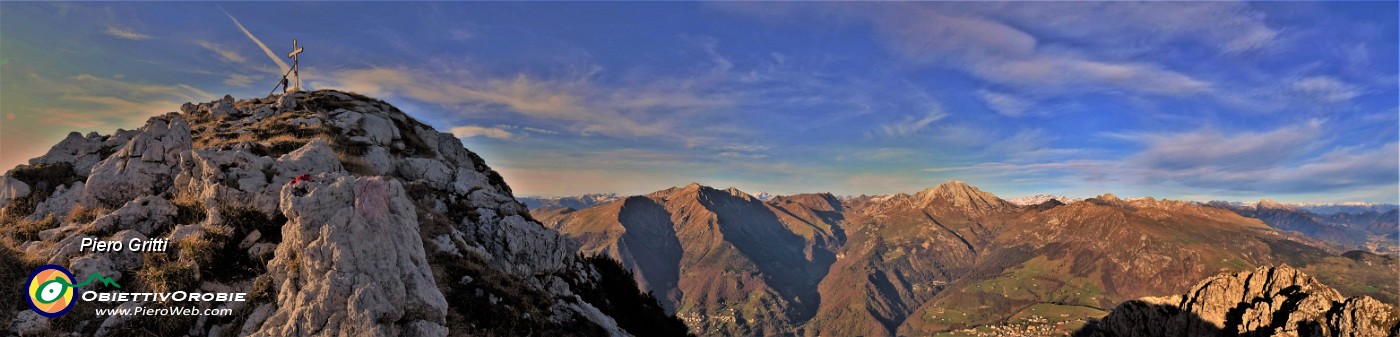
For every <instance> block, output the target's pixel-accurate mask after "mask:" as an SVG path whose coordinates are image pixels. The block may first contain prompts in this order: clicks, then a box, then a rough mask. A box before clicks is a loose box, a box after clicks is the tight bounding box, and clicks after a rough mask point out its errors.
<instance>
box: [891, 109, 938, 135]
mask: <svg viewBox="0 0 1400 337" xmlns="http://www.w3.org/2000/svg"><path fill="white" fill-rule="evenodd" d="M945 117H948V113H945V112H943V111H942V109H935V110H933V111H929V112H928V113H927V114H924V115H923V116H905V117H904V118H903V119H901V120H899V121H896V122H892V123H886V124H884V125H881V126H880V132H881V133H882V134H884V135H885V136H886V137H906V136H909V135H913V134H915V133H918V132H919V131H923V130H924V129H925V128H927V127H928V126H929V124H933V122H937V121H939V120H942V119H943V118H945Z"/></svg>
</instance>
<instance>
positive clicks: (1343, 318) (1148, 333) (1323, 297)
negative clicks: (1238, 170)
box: [1075, 265, 1400, 337]
mask: <svg viewBox="0 0 1400 337" xmlns="http://www.w3.org/2000/svg"><path fill="white" fill-rule="evenodd" d="M1397 330H1400V312H1398V311H1396V308H1395V307H1393V306H1391V305H1389V304H1385V303H1382V302H1380V301H1377V300H1375V299H1372V298H1370V297H1365V296H1357V297H1349V298H1348V297H1343V296H1342V295H1341V294H1340V293H1338V292H1337V291H1336V290H1334V289H1332V288H1330V287H1328V286H1326V285H1323V284H1322V283H1320V282H1318V281H1317V280H1316V279H1314V278H1313V277H1311V276H1309V275H1307V274H1304V273H1302V272H1300V271H1298V270H1297V269H1293V268H1292V267H1289V266H1288V265H1281V266H1277V267H1259V268H1257V269H1254V270H1253V271H1247V272H1240V273H1235V274H1224V275H1219V276H1215V277H1212V278H1209V279H1206V280H1204V281H1201V282H1200V283H1197V284H1196V286H1195V287H1193V288H1191V290H1190V291H1187V292H1186V293H1184V294H1181V295H1172V296H1166V297H1147V298H1142V299H1139V300H1134V301H1128V302H1124V303H1123V304H1120V305H1119V306H1118V307H1117V308H1115V309H1113V311H1111V312H1110V313H1109V314H1108V315H1107V316H1105V317H1104V318H1102V319H1100V320H1096V321H1092V322H1090V324H1088V325H1086V326H1085V327H1084V329H1082V330H1080V331H1078V332H1076V333H1075V336H1144V337H1153V336H1163V337H1165V336H1261V337H1262V336H1395V335H1396V333H1397Z"/></svg>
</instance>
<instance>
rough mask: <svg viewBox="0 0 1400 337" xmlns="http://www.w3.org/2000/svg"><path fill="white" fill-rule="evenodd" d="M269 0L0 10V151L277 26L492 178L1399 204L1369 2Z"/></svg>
mask: <svg viewBox="0 0 1400 337" xmlns="http://www.w3.org/2000/svg"><path fill="white" fill-rule="evenodd" d="M269 5H271V4H263V3H13V2H5V3H0V7H3V9H4V10H3V11H0V96H3V97H4V99H3V100H0V115H3V116H2V117H0V150H3V152H0V168H3V169H6V170H8V169H9V168H12V167H14V166H15V165H18V164H21V163H24V162H25V161H26V160H28V159H29V158H32V157H36V156H39V155H41V154H43V152H44V151H47V150H48V148H49V147H50V146H52V145H53V144H55V143H57V142H58V141H59V140H61V139H62V138H63V137H64V136H66V135H67V134H68V133H69V132H72V131H77V132H82V133H87V132H89V131H97V132H100V133H104V134H110V133H112V132H113V131H114V130H116V129H117V128H126V129H133V128H137V127H140V126H141V125H142V123H143V122H144V121H145V120H146V119H147V118H148V117H150V116H154V115H158V114H162V113H165V112H168V111H175V110H177V109H178V107H179V106H180V104H181V103H184V102H187V101H194V102H199V101H210V100H213V99H216V98H218V97H222V96H223V95H224V94H231V95H233V96H234V97H238V98H240V99H243V98H249V97H262V96H263V95H265V94H266V93H267V92H268V91H269V90H270V89H271V88H272V86H273V85H274V84H276V82H277V80H278V79H279V77H278V76H279V75H281V74H282V72H283V70H282V68H281V65H279V64H278V63H277V62H275V61H274V60H273V59H270V58H269V56H274V57H278V59H279V60H282V62H290V60H287V59H285V58H281V57H282V56H286V53H287V52H288V51H290V49H291V40H292V39H293V38H296V39H298V40H299V41H300V44H301V45H302V46H304V47H305V48H306V51H305V53H303V54H302V55H301V60H302V74H303V83H304V84H305V86H306V87H309V88H312V89H320V88H331V89H339V90H347V91H354V92H359V93H363V94H366V95H370V96H374V97H377V98H382V99H384V100H386V101H388V102H390V103H391V104H394V105H396V106H398V107H399V108H400V109H402V110H404V111H405V112H408V113H410V114H412V115H413V116H414V117H416V118H418V119H420V120H422V121H424V122H426V123H428V124H430V125H432V126H434V127H435V128H437V129H438V130H439V131H443V132H451V133H453V134H455V135H457V136H458V137H461V138H462V139H463V143H464V145H465V146H466V147H467V148H469V149H471V150H473V151H476V152H478V153H480V154H481V155H482V157H484V158H485V160H486V162H487V163H488V164H489V165H490V166H492V167H493V168H495V169H496V170H498V171H500V172H501V174H502V175H503V176H504V178H505V180H506V181H507V183H508V184H509V185H510V186H511V187H512V189H513V190H514V191H515V194H516V195H517V196H527V195H552V196H569V195H579V194H585V193H600V192H603V193H606V192H613V193H620V194H644V193H649V192H652V191H656V190H659V189H664V188H667V187H671V186H683V185H685V184H688V183H690V182H693V181H698V182H702V183H703V184H705V185H708V186H713V187H718V188H723V187H729V186H734V187H736V188H739V189H741V190H744V191H745V192H750V193H757V192H759V191H765V192H769V193H775V194H793V193H806V192H831V193H834V194H838V195H860V194H870V195H875V194H889V193H914V192H918V191H919V190H922V189H924V188H928V187H933V186H936V185H938V184H940V183H942V182H944V181H947V180H960V181H964V182H967V183H968V184H971V185H974V186H977V187H978V188H980V189H983V190H985V191H988V192H992V193H994V194H996V195H998V196H1001V197H1003V198H1012V197H1018V196H1025V195H1033V194H1042V193H1046V194H1056V195H1061V194H1063V195H1068V196H1071V197H1092V196H1096V195H1100V194H1104V193H1113V194H1116V195H1119V196H1121V197H1140V196H1152V197H1157V198H1168V199H1178V200H1196V201H1208V200H1229V201H1243V202H1251V201H1257V200H1260V199H1272V200H1277V201H1281V202H1324V203H1328V202H1371V203H1387V204H1395V203H1400V200H1398V199H1400V146H1397V141H1400V134H1398V133H1397V131H1400V104H1397V97H1400V89H1397V81H1398V80H1400V76H1397V73H1400V69H1397V64H1396V63H1395V62H1394V61H1393V60H1396V59H1400V52H1397V49H1400V47H1397V35H1400V34H1398V33H1397V32H1398V31H1400V28H1397V26H1400V24H1397V21H1398V20H1397V14H1396V12H1397V4H1396V3H1394V2H1374V3H1372V2H1365V3H1360V2H1347V3H1330V2H1329V3H1304V2H1284V3H1274V2H1268V3H1233V2H1232V3H1225V2H1205V3H1123V2H1102V3H1098V2H1063V3H945V2H936V3H392V4H389V3H279V4H276V7H277V9H278V10H277V11H271V10H268V7H269ZM289 13H299V14H297V15H295V16H294V15H292V14H289ZM234 20H237V22H238V23H239V24H241V27H240V25H239V24H235V21H234ZM255 39H256V40H257V41H259V42H255ZM260 44H263V45H266V47H267V48H268V50H267V51H264V49H263V48H262V47H260ZM269 53H270V54H271V55H268V54H269Z"/></svg>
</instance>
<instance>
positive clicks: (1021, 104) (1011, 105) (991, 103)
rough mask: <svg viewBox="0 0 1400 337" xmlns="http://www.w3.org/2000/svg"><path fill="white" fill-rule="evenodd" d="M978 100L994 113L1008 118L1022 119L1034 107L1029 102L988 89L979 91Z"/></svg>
mask: <svg viewBox="0 0 1400 337" xmlns="http://www.w3.org/2000/svg"><path fill="white" fill-rule="evenodd" d="M977 98H980V99H982V102H983V103H986V104H987V107H988V108H991V109H992V111H995V112H996V113H999V114H1002V115H1004V116H1007V117H1021V116H1022V115H1024V114H1025V113H1026V111H1027V110H1030V109H1031V108H1032V107H1033V103H1031V102H1030V101H1029V100H1026V99H1023V98H1020V97H1016V96H1015V95H1012V94H1007V93H1001V92H996V91H992V90H986V89H983V90H978V91H977Z"/></svg>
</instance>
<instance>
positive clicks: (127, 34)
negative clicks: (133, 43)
mask: <svg viewBox="0 0 1400 337" xmlns="http://www.w3.org/2000/svg"><path fill="white" fill-rule="evenodd" d="M103 33H106V34H107V35H111V36H115V37H118V38H123V39H127V40H150V39H151V36H150V35H146V34H141V33H137V32H136V31H135V30H132V29H130V28H123V27H117V26H108V27H107V30H106V31H103Z"/></svg>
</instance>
